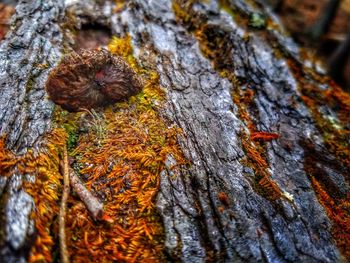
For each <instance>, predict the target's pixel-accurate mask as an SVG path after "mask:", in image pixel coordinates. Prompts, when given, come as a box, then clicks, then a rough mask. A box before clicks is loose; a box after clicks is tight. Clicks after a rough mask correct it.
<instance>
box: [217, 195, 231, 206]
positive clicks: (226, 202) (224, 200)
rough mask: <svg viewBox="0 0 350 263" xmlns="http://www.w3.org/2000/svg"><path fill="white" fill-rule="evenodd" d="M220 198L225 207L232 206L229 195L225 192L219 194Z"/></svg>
mask: <svg viewBox="0 0 350 263" xmlns="http://www.w3.org/2000/svg"><path fill="white" fill-rule="evenodd" d="M218 198H219V200H220V202H221V203H222V204H223V205H224V206H229V205H230V198H229V197H228V196H227V194H226V193H225V192H219V193H218Z"/></svg>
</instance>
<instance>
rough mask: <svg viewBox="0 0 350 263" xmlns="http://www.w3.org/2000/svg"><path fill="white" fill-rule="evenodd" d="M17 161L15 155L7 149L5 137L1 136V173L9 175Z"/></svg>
mask: <svg viewBox="0 0 350 263" xmlns="http://www.w3.org/2000/svg"><path fill="white" fill-rule="evenodd" d="M16 162H17V160H16V159H15V156H14V155H13V154H12V153H11V152H10V151H9V150H7V149H6V146H5V138H4V137H2V138H0V175H1V176H7V175H9V171H10V170H11V168H13V167H14V165H15V164H16Z"/></svg>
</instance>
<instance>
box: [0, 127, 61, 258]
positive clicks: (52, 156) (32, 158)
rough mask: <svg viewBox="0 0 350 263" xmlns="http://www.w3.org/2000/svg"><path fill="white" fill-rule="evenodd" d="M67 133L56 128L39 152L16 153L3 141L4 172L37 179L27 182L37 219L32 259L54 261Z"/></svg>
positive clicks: (1, 160)
mask: <svg viewBox="0 0 350 263" xmlns="http://www.w3.org/2000/svg"><path fill="white" fill-rule="evenodd" d="M66 138H67V135H66V132H65V131H64V130H63V129H54V130H53V131H52V132H50V133H49V134H47V136H46V137H45V138H44V139H43V142H44V143H43V145H42V147H41V148H40V151H39V152H35V153H34V151H32V150H28V152H27V153H26V154H24V155H21V156H16V155H14V154H13V153H11V152H9V151H8V150H7V149H6V148H5V143H4V139H1V140H0V171H1V175H5V176H10V175H11V173H12V171H14V170H16V171H17V172H19V173H21V174H23V175H25V174H28V175H31V176H33V177H34V178H35V181H34V182H31V181H25V182H24V189H25V190H26V191H27V192H28V193H29V194H30V195H31V196H32V197H33V199H34V201H35V210H34V212H33V214H32V215H31V216H32V218H33V219H34V220H35V229H36V238H35V241H34V244H33V246H32V250H31V253H30V255H29V260H28V261H29V262H39V261H43V262H52V260H53V259H52V251H53V247H54V243H55V236H56V235H55V233H53V226H54V225H55V221H54V220H55V217H56V215H57V214H58V211H59V198H60V195H61V179H62V176H61V174H60V172H59V161H60V153H61V151H62V149H63V146H64V144H65V142H66Z"/></svg>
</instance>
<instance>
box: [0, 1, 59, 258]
mask: <svg viewBox="0 0 350 263" xmlns="http://www.w3.org/2000/svg"><path fill="white" fill-rule="evenodd" d="M63 7H64V5H63V2H62V1H60V0H58V1H56V0H53V1H50V0H49V1H47V0H42V1H33V2H31V1H21V2H20V3H19V4H18V6H17V8H16V14H15V15H14V17H13V19H12V22H11V26H12V30H11V31H10V32H8V34H7V36H6V39H5V40H3V41H2V42H1V45H0V93H1V95H0V123H1V127H0V135H5V134H6V139H7V141H6V142H7V147H8V149H10V150H11V151H12V152H14V153H16V154H24V153H26V152H27V150H28V149H31V148H33V147H34V148H36V147H38V146H39V143H40V138H41V136H42V135H44V134H45V132H47V131H48V130H49V128H50V122H51V117H52V112H53V103H52V102H50V101H49V100H48V98H47V95H46V93H45V89H44V86H45V81H46V78H47V75H48V73H49V68H50V67H52V66H54V65H55V64H56V63H57V61H58V59H59V58H60V55H61V52H60V48H61V45H62V33H61V29H60V27H59V24H58V22H59V21H60V19H61V18H62V15H63V11H64V8H63ZM43 67H46V68H47V69H43ZM0 173H2V171H0ZM0 175H1V174H0ZM24 176H26V177H27V178H30V177H31V175H23V174H20V173H19V172H15V174H13V176H12V177H3V176H1V177H0V197H1V211H0V214H1V226H0V233H1V234H0V258H1V261H3V262H25V261H26V260H25V258H26V257H27V254H28V251H29V248H30V244H31V236H32V235H33V233H34V222H33V220H31V219H30V215H31V213H32V211H33V209H34V202H33V199H32V197H31V196H30V195H28V194H27V193H26V192H25V191H24V190H23V189H22V183H23V179H24Z"/></svg>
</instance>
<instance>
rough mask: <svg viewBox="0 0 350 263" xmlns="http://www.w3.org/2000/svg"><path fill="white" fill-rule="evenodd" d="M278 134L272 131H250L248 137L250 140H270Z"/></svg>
mask: <svg viewBox="0 0 350 263" xmlns="http://www.w3.org/2000/svg"><path fill="white" fill-rule="evenodd" d="M278 137H279V135H278V134H277V133H273V132H252V133H251V134H250V139H251V140H252V141H257V140H262V141H271V140H274V139H277V138H278Z"/></svg>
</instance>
